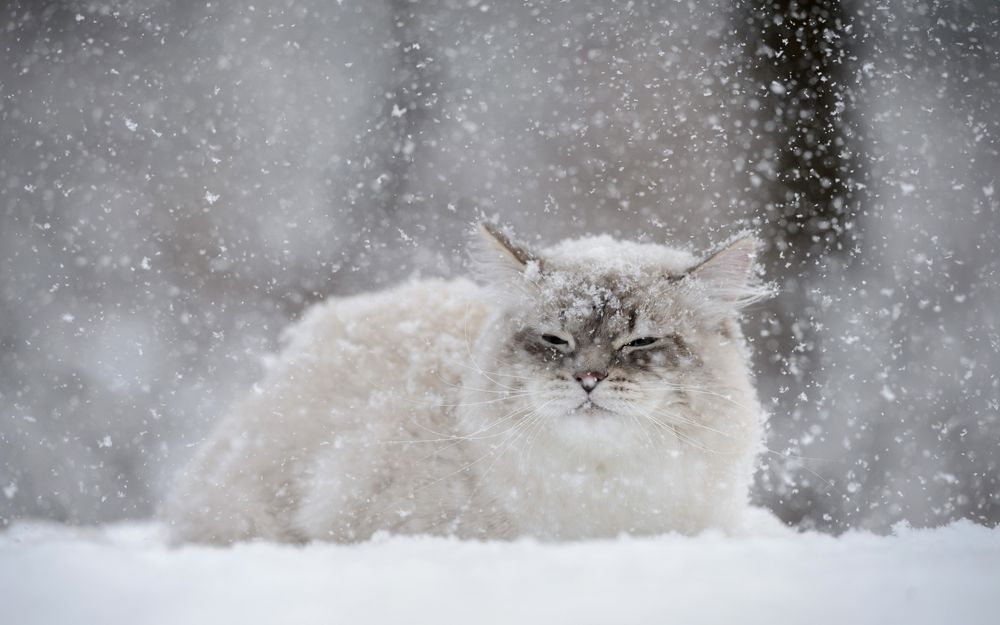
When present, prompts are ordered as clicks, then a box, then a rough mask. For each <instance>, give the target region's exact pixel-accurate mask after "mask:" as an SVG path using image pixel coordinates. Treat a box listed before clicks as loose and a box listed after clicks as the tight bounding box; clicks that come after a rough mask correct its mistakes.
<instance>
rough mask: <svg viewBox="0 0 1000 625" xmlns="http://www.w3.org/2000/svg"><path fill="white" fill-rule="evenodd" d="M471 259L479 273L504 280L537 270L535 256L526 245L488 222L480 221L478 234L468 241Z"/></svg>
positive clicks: (489, 278)
mask: <svg viewBox="0 0 1000 625" xmlns="http://www.w3.org/2000/svg"><path fill="white" fill-rule="evenodd" d="M472 260H473V263H474V264H475V266H476V270H477V272H478V273H479V275H480V276H481V277H483V278H484V279H485V280H487V281H490V282H504V281H506V280H509V279H511V278H513V277H517V276H524V275H525V274H526V273H533V272H537V270H538V265H539V260H538V257H537V256H536V255H535V254H534V253H533V252H532V251H531V250H530V249H529V248H528V247H527V246H526V245H523V244H521V243H517V242H515V241H514V239H513V238H512V237H511V236H510V235H509V234H507V233H506V232H504V231H503V230H501V229H500V228H499V227H498V226H495V225H493V224H491V223H487V222H480V224H479V236H478V237H476V241H475V243H473V245H472Z"/></svg>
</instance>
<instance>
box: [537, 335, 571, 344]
mask: <svg viewBox="0 0 1000 625" xmlns="http://www.w3.org/2000/svg"><path fill="white" fill-rule="evenodd" d="M542 340H543V341H545V342H546V343H548V344H550V345H566V344H567V343H568V342H569V341H567V340H566V339H564V338H560V337H558V336H556V335H555V334H543V335H542Z"/></svg>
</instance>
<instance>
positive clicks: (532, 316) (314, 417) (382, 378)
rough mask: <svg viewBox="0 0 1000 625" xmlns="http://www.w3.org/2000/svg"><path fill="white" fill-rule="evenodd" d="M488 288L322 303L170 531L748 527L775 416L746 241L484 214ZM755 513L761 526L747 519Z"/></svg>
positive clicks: (414, 290) (566, 531) (237, 415)
mask: <svg viewBox="0 0 1000 625" xmlns="http://www.w3.org/2000/svg"><path fill="white" fill-rule="evenodd" d="M481 234H482V236H481V241H480V242H479V245H478V246H477V249H475V250H474V254H473V257H474V260H475V261H476V265H477V268H478V272H479V274H480V276H481V278H482V281H483V282H485V286H478V285H476V284H474V283H472V282H470V281H466V280H453V281H443V280H423V281H419V282H411V283H408V284H404V285H402V286H399V287H396V288H394V289H391V290H387V291H382V292H378V293H373V294H367V295H360V296H356V297H347V298H334V299H330V300H328V301H326V302H324V303H322V304H320V305H317V306H316V307H314V308H313V309H311V310H310V311H308V312H307V313H306V315H305V316H304V318H303V319H302V320H301V321H300V322H299V323H297V324H296V325H295V326H293V327H292V328H291V329H290V330H289V331H288V333H287V341H288V342H287V346H286V347H285V349H284V351H283V352H282V353H281V355H280V356H279V357H278V358H277V360H276V361H275V363H274V364H273V366H272V367H271V368H270V370H269V371H268V373H267V376H266V378H265V380H264V381H263V383H262V384H261V385H259V386H258V387H256V388H255V389H254V391H253V392H252V393H251V394H250V395H249V396H248V397H247V398H246V399H244V400H243V401H242V402H240V403H239V404H238V405H237V406H236V407H235V408H234V409H233V411H232V413H231V414H230V415H229V416H228V417H227V418H225V419H224V420H222V421H221V422H220V424H219V425H218V427H217V428H216V430H215V431H214V433H212V434H211V436H210V437H209V438H208V440H206V441H205V443H204V444H203V446H202V447H201V449H200V450H199V451H198V453H197V455H196V457H195V458H194V459H193V460H192V462H191V463H190V464H189V465H188V467H187V468H186V469H185V470H184V471H182V472H181V475H180V476H179V478H178V480H177V483H176V485H175V488H174V490H173V492H172V493H171V494H170V496H169V497H168V500H167V502H166V503H165V506H164V508H163V513H164V515H165V518H166V519H167V520H168V522H169V524H170V527H171V529H172V532H173V536H174V538H175V539H176V540H177V541H197V542H212V543H229V542H233V541H238V540H246V539H252V538H263V539H271V540H283V541H296V542H298V541H308V540H333V541H339V542H350V541H359V540H365V539H367V538H369V537H370V536H371V535H372V534H373V533H374V532H377V531H389V532H395V533H407V534H413V533H430V534H447V535H455V536H460V537H475V538H513V537H517V536H533V537H537V538H540V539H548V540H567V539H582V538H592V537H607V536H615V535H618V534H621V533H627V534H655V533H662V532H682V533H695V532H698V531H701V530H704V529H706V528H719V529H723V530H727V531H739V530H740V529H741V528H742V527H744V526H745V524H746V523H747V518H749V517H752V516H756V515H757V513H754V512H752V511H751V508H750V507H749V505H748V503H747V501H748V490H749V487H750V484H751V480H752V475H753V472H754V465H755V459H756V456H757V453H758V451H759V449H760V446H761V439H762V428H763V420H764V414H763V412H762V410H761V408H760V406H759V404H758V402H757V398H756V394H755V391H754V387H753V383H752V377H751V375H750V371H749V368H748V349H747V345H746V342H745V341H744V338H743V335H742V332H741V330H740V326H739V316H740V310H741V308H743V307H744V306H745V305H746V304H748V303H750V302H753V301H755V300H757V299H759V298H760V297H762V296H763V295H764V294H765V289H764V288H762V287H761V285H760V284H759V282H758V281H757V279H756V277H755V273H754V270H753V269H754V252H755V247H756V244H755V240H754V239H752V238H750V237H744V238H738V239H736V240H734V241H733V242H731V243H730V244H729V245H728V246H726V247H725V248H723V249H722V250H721V251H719V252H717V253H715V254H713V255H711V256H709V257H708V258H706V259H702V260H699V259H696V258H695V257H693V256H692V255H691V254H689V253H688V252H685V251H681V250H678V249H673V248H670V247H666V246H662V245H652V244H638V243H630V242H622V241H616V240H614V239H612V238H610V237H607V236H601V237H592V238H584V239H578V240H570V241H564V242H562V243H560V244H558V245H556V246H554V247H551V248H549V249H546V250H541V251H537V252H536V251H532V250H530V249H529V248H528V247H526V246H524V245H521V244H518V243H516V242H514V241H513V240H512V239H511V238H510V237H509V236H507V235H506V234H505V233H503V232H501V231H500V230H498V229H497V228H495V227H491V226H484V227H483V228H482V233H481ZM755 523H756V522H755Z"/></svg>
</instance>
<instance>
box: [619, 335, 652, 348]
mask: <svg viewBox="0 0 1000 625" xmlns="http://www.w3.org/2000/svg"><path fill="white" fill-rule="evenodd" d="M658 340H659V339H657V338H656V337H654V336H644V337H642V338H641V339H635V340H634V341H629V342H628V343H625V344H624V345H622V348H626V347H646V346H647V345H652V344H653V343H655V342H656V341H658Z"/></svg>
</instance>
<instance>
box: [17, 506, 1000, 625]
mask: <svg viewBox="0 0 1000 625" xmlns="http://www.w3.org/2000/svg"><path fill="white" fill-rule="evenodd" d="M998 591H1000V529H988V528H985V527H982V526H978V525H973V524H971V523H968V522H961V523H956V524H954V525H951V526H948V527H944V528H941V529H936V530H911V529H907V528H899V529H898V530H897V531H896V533H895V534H894V535H892V536H875V535H871V534H865V533H850V534H847V535H844V536H841V537H839V538H835V537H832V536H827V535H820V534H795V535H790V536H786V537H773V536H772V537H741V538H733V537H726V536H722V535H719V534H706V535H702V536H699V537H696V538H687V537H681V536H662V537H658V538H648V539H632V538H622V539H620V540H615V541H600V542H587V543H563V544H542V543H537V542H532V541H519V542H514V543H480V542H462V541H457V540H449V539H441V538H413V537H383V538H379V539H377V540H374V541H372V542H369V543H365V544H360V545H348V546H343V545H333V544H312V545H308V546H304V547H295V546H288V545H276V544H265V543H255V544H243V545H237V546H235V547H232V548H211V547H182V548H170V547H167V546H166V545H165V543H164V541H163V539H162V531H161V529H160V528H158V527H157V526H155V525H152V524H145V525H117V526H110V527H105V528H97V529H90V530H84V529H79V528H65V527H59V526H51V525H33V524H22V525H18V526H15V527H14V528H12V529H11V530H8V531H7V532H4V533H0V614H2V615H3V616H2V618H0V621H2V622H3V623H7V624H10V625H33V624H41V623H45V624H49V623H53V624H55V623H58V624H63V623H101V624H102V625H114V624H118V623H128V624H130V625H132V624H147V623H148V624H163V625H168V624H169V625H176V624H178V623H185V624H196V623H215V624H222V623H240V624H252V623H290V624H296V625H300V624H312V623H317V624H319V623H323V624H331V623H345V624H346V623H351V624H354V623H403V622H407V623H435V624H436V625H448V624H451V623H456V624H457V623H461V624H463V625H465V624H481V623H545V624H551V623H573V624H574V625H577V624H584V623H602V624H603V623H676V624H686V623H720V624H723V623H725V624H728V623H740V624H741V625H749V624H753V623H766V624H768V625H774V624H775V623H806V622H808V623H810V624H820V623H831V624H833V623H836V624H838V625H840V624H848V623H850V624H858V623H904V624H912V623H963V624H964V625H968V624H973V623H984V624H985V623H996V622H997V621H996V618H997V615H996V610H995V605H996V597H997V593H998Z"/></svg>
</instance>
